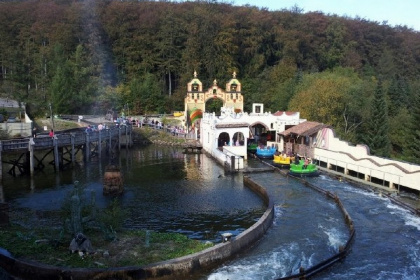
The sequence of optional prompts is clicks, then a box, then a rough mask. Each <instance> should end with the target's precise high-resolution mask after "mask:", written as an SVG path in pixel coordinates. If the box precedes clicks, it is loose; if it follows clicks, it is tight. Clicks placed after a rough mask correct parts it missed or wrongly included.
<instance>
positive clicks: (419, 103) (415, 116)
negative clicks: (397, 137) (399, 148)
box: [406, 90, 420, 164]
mask: <svg viewBox="0 0 420 280" xmlns="http://www.w3.org/2000/svg"><path fill="white" fill-rule="evenodd" d="M413 103H414V104H413V105H414V106H413V109H412V112H411V116H412V118H411V123H410V124H409V126H410V129H411V134H410V135H411V137H410V142H409V144H408V149H407V151H406V154H407V158H408V159H409V160H410V161H412V162H415V163H419V164H420V149H419V147H420V91H419V90H418V91H417V92H416V95H415V97H414V100H413Z"/></svg>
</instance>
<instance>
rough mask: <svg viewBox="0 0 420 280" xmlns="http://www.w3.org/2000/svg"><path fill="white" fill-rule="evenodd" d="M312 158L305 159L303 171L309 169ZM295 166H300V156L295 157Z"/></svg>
mask: <svg viewBox="0 0 420 280" xmlns="http://www.w3.org/2000/svg"><path fill="white" fill-rule="evenodd" d="M311 161H312V160H311V158H309V157H305V159H304V161H303V169H306V168H308V165H309V164H310V163H311ZM295 164H300V156H299V155H298V154H296V155H295Z"/></svg>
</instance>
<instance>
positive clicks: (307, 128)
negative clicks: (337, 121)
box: [279, 121, 328, 136]
mask: <svg viewBox="0 0 420 280" xmlns="http://www.w3.org/2000/svg"><path fill="white" fill-rule="evenodd" d="M325 127H328V125H325V124H323V123H319V122H308V121H306V122H303V123H300V124H298V125H295V126H293V127H291V128H289V129H286V130H285V131H283V132H280V133H279V135H283V136H289V135H290V134H296V135H299V136H310V135H312V134H315V133H317V132H318V131H320V130H321V129H323V128H325Z"/></svg>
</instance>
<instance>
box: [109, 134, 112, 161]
mask: <svg viewBox="0 0 420 280" xmlns="http://www.w3.org/2000/svg"><path fill="white" fill-rule="evenodd" d="M111 134H112V133H111V129H109V130H108V135H109V148H108V153H109V155H110V156H111V155H112V135H111Z"/></svg>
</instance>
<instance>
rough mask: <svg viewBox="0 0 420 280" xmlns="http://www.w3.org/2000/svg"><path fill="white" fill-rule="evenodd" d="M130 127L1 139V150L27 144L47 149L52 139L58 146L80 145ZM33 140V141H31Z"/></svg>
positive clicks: (124, 131) (23, 148)
mask: <svg viewBox="0 0 420 280" xmlns="http://www.w3.org/2000/svg"><path fill="white" fill-rule="evenodd" d="M131 129H132V127H131V126H130V125H121V126H112V127H110V128H107V129H102V130H100V131H92V132H89V133H87V132H85V129H84V128H83V129H82V128H81V129H77V130H74V129H72V130H68V131H67V130H65V131H58V132H57V133H56V134H55V136H54V138H53V137H50V136H48V135H42V134H41V135H38V137H36V138H30V137H26V138H19V139H12V140H2V141H0V143H1V151H4V152H7V151H19V150H29V145H30V144H32V145H33V148H34V149H36V150H40V149H48V148H52V147H54V141H56V142H57V145H58V146H59V147H63V146H69V145H73V144H74V145H81V144H84V143H86V142H87V141H89V142H96V141H99V139H101V140H107V139H109V138H110V137H111V138H115V137H117V136H118V135H120V134H121V135H125V134H126V133H129V132H130V131H131ZM32 141H33V142H32Z"/></svg>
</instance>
